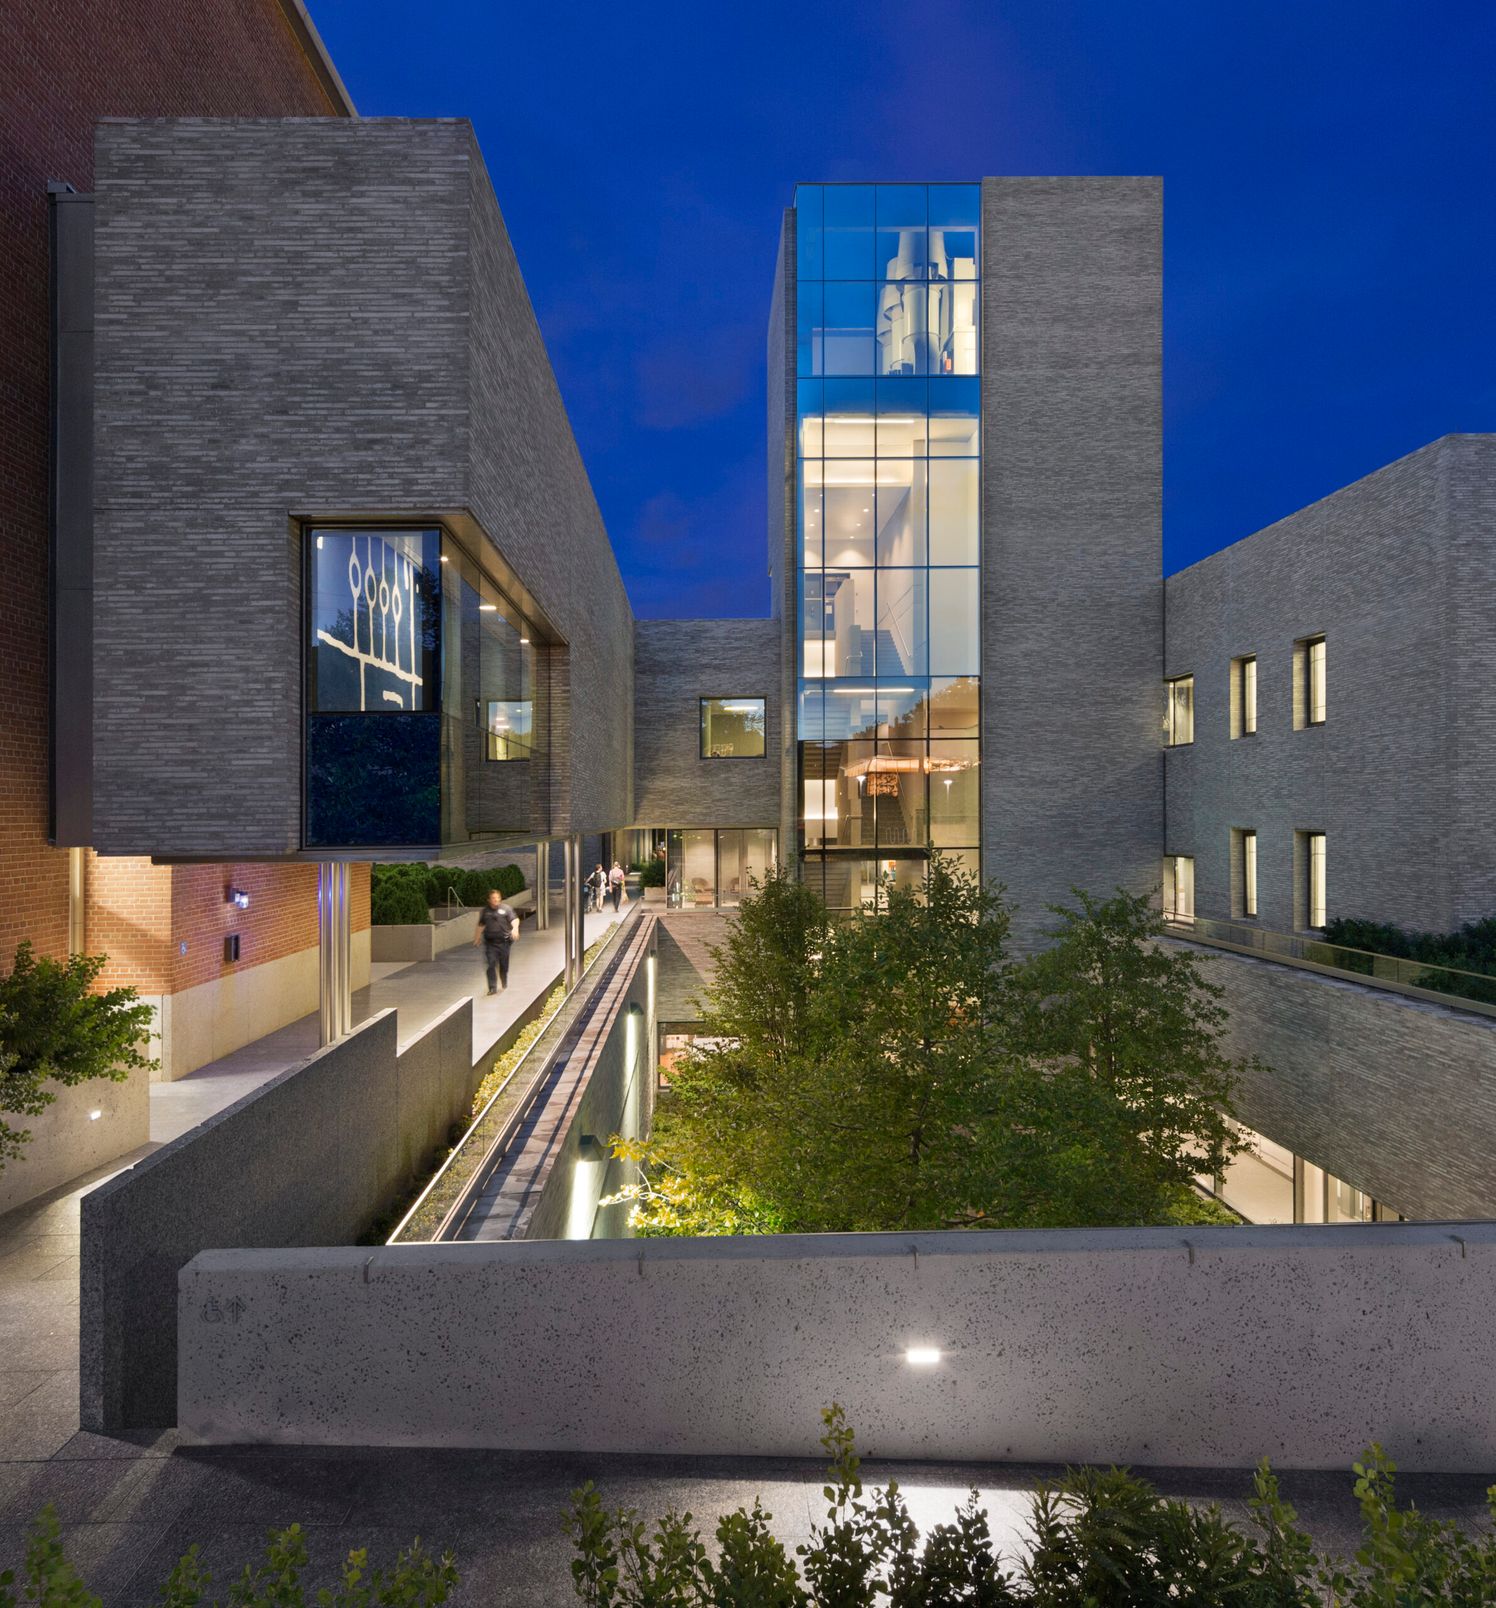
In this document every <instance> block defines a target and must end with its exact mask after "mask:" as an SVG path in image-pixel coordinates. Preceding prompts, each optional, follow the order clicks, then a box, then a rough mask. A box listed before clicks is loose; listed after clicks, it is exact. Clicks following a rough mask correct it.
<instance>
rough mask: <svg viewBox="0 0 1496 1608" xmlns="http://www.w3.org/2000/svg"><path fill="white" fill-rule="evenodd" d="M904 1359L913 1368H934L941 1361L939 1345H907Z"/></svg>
mask: <svg viewBox="0 0 1496 1608" xmlns="http://www.w3.org/2000/svg"><path fill="white" fill-rule="evenodd" d="M904 1361H905V1362H907V1363H908V1364H909V1366H910V1367H911V1368H933V1367H934V1366H935V1364H936V1363H937V1362H939V1361H940V1349H939V1347H938V1346H907V1347H906V1348H905V1350H904Z"/></svg>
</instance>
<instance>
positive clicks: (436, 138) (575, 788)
mask: <svg viewBox="0 0 1496 1608" xmlns="http://www.w3.org/2000/svg"><path fill="white" fill-rule="evenodd" d="M96 210H97V222H98V234H97V258H96V263H97V286H98V324H97V337H96V339H97V354H98V355H97V363H98V367H97V391H96V403H97V412H96V420H95V451H96V457H97V475H96V507H95V523H96V572H95V581H96V603H95V629H96V643H97V649H96V653H97V657H96V664H97V675H96V683H95V687H96V691H95V716H96V723H95V771H96V783H97V788H98V794H97V810H96V832H95V836H96V843H97V846H98V847H99V848H100V849H103V850H105V851H109V852H117V853H127V852H133V853H145V852H153V851H154V852H172V853H179V854H183V853H192V854H206V855H225V856H227V855H233V854H246V853H253V854H282V853H288V852H293V851H294V850H295V849H296V848H297V847H298V845H299V840H300V768H301V767H300V708H301V689H300V676H301V642H300V633H301V617H300V615H301V600H300V588H299V565H298V560H297V553H296V544H295V542H294V540H293V539H292V535H291V530H290V522H291V520H292V519H293V518H294V517H296V516H298V515H309V516H322V517H326V516H329V515H335V514H357V515H360V516H366V515H378V514H389V515H398V516H401V517H404V516H406V515H418V514H422V513H424V514H426V515H428V516H429V515H432V514H447V513H450V514H452V515H454V516H456V517H459V518H467V517H471V518H472V519H475V520H476V521H477V522H478V525H479V526H480V527H481V530H482V533H486V539H487V540H488V541H489V542H491V543H492V544H494V546H495V547H496V549H497V554H498V556H499V557H501V559H502V560H503V561H504V562H507V564H508V565H509V566H510V567H511V568H512V569H513V570H514V571H515V572H516V573H517V574H518V576H519V577H520V579H521V580H522V581H523V583H524V585H525V586H526V587H527V588H528V589H529V591H530V592H531V594H532V595H533V598H534V600H535V601H536V603H537V604H538V605H539V607H540V609H541V610H543V611H544V613H545V614H546V615H547V616H548V617H549V618H550V620H551V622H552V623H553V625H554V626H555V627H556V629H557V630H558V631H559V633H560V635H561V636H562V637H563V638H564V639H565V641H566V643H567V644H568V646H565V647H563V648H560V649H558V650H554V652H553V656H554V657H556V658H557V659H560V660H562V661H563V662H562V663H560V664H557V665H555V666H553V667H552V668H553V671H554V675H553V685H554V688H555V692H554V698H553V714H554V716H555V719H556V725H557V729H558V730H559V732H560V734H561V738H560V741H559V742H558V743H556V745H555V750H556V771H557V774H556V776H555V777H553V778H552V785H551V786H550V788H549V789H548V791H549V794H550V800H551V805H552V808H553V810H554V812H555V814H554V817H553V821H552V830H554V831H555V832H561V831H565V830H567V829H572V830H579V829H582V828H586V827H592V828H605V827H611V826H615V825H619V824H622V823H623V822H625V821H627V820H628V819H629V817H630V814H631V810H630V801H629V788H630V780H631V764H630V754H629V741H630V724H631V720H632V696H631V686H630V665H629V656H630V643H631V634H632V633H631V626H632V619H631V615H630V612H629V608H628V602H627V599H626V597H625V595H624V591H623V586H622V582H621V580H620V578H619V575H618V570H617V566H616V564H615V563H614V560H613V557H612V553H611V550H610V549H609V547H608V543H607V538H606V533H605V532H604V530H603V526H602V522H601V518H600V516H599V514H598V511H597V508H596V504H595V502H594V500H593V498H592V493H591V489H590V486H589V484H588V481H587V477H586V473H585V470H584V469H583V468H582V465H581V462H580V458H579V456H578V454H577V449H576V445H575V442H574V440H573V438H572V435H571V431H570V427H569V425H568V423H567V420H566V414H565V409H564V407H563V405H562V403H561V399H560V397H559V394H558V392H557V389H556V384H555V380H554V377H553V375H552V373H551V370H550V366H549V363H548V361H547V359H546V355H545V348H544V344H543V342H542V340H541V337H540V332H539V330H538V328H537V327H536V324H535V320H534V315H533V313H532V311H531V308H530V304H529V300H528V298H527V296H526V294H525V290H524V285H523V282H522V280H521V278H520V275H519V270H518V267H517V265H516V264H515V262H514V258H513V254H512V252H511V250H510V248H509V244H508V240H507V237H506V236H505V233H504V227H503V222H502V219H501V218H500V216H499V212H498V207H497V204H496V203H495V202H494V199H493V196H492V192H491V191H490V189H489V187H488V183H487V179H486V176H485V175H484V172H483V167H482V161H481V158H480V156H479V154H478V151H477V146H476V142H475V141H474V138H473V134H472V130H471V128H470V127H469V125H468V124H467V123H465V122H454V121H430V122H426V121H384V120H378V119H374V120H369V119H364V120H359V121H356V122H342V121H337V122H334V121H332V120H327V119H305V120H298V119H284V120H266V121H256V120H247V121H232V120H228V121H223V120H215V121H206V120H191V119H188V120H165V121H118V122H106V123H104V124H102V125H101V127H100V129H99V133H98V140H97V202H96ZM480 539H482V536H481V535H480ZM568 738H569V743H570V745H574V747H575V749H576V751H577V752H578V753H579V754H586V755H587V756H588V758H587V763H586V765H585V767H584V768H582V769H581V770H580V772H579V773H578V774H575V775H573V773H572V767H571V765H570V762H569V760H570V751H571V749H570V747H569V746H568ZM539 791H540V793H541V797H542V798H543V797H544V792H545V791H546V790H539Z"/></svg>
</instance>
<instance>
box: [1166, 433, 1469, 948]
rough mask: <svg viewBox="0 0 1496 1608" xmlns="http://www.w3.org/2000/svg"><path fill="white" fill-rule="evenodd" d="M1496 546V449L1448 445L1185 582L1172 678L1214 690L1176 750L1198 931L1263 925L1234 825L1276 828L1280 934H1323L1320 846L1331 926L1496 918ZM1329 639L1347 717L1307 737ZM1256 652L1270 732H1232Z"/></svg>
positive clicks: (1215, 559) (1266, 844)
mask: <svg viewBox="0 0 1496 1608" xmlns="http://www.w3.org/2000/svg"><path fill="white" fill-rule="evenodd" d="M1493 529H1496V437H1491V436H1447V437H1445V438H1444V439H1443V440H1440V441H1436V442H1434V443H1433V444H1432V445H1430V446H1427V447H1425V448H1423V449H1422V450H1421V451H1419V452H1415V453H1412V454H1411V455H1410V456H1408V457H1406V458H1402V459H1399V460H1398V461H1397V462H1396V463H1393V464H1389V465H1388V466H1387V467H1386V468H1385V469H1381V470H1378V471H1377V472H1376V473H1375V474H1373V475H1368V476H1367V477H1366V478H1365V479H1364V480H1360V481H1357V482H1356V484H1354V485H1352V486H1349V487H1347V488H1346V489H1345V490H1343V491H1339V492H1336V493H1335V494H1334V495H1333V496H1331V497H1326V498H1325V499H1324V500H1323V501H1321V502H1317V503H1314V504H1312V505H1311V506H1310V507H1308V508H1304V509H1301V510H1300V511H1299V512H1297V513H1295V514H1291V515H1289V517H1288V518H1286V519H1283V520H1280V521H1279V522H1278V523H1277V524H1275V525H1271V526H1269V527H1268V528H1267V529H1266V530H1262V531H1259V532H1258V533H1257V534H1256V535H1254V536H1250V537H1248V538H1247V539H1246V540H1245V541H1241V542H1238V543H1237V544H1236V545H1235V546H1234V547H1228V548H1226V549H1225V550H1224V551H1223V552H1219V553H1216V554H1214V555H1213V556H1211V557H1210V558H1206V559H1203V560H1201V562H1200V563H1198V564H1195V565H1192V566H1191V567H1190V568H1189V569H1186V570H1183V571H1181V572H1180V573H1179V574H1177V575H1173V576H1171V577H1170V578H1169V580H1168V582H1167V586H1166V600H1167V610H1166V612H1167V647H1166V659H1165V674H1166V675H1168V676H1180V675H1193V677H1194V741H1193V743H1191V744H1189V745H1187V746H1183V747H1176V748H1171V749H1167V750H1166V751H1165V766H1166V779H1167V798H1168V807H1167V830H1166V842H1165V850H1166V852H1168V853H1170V854H1185V855H1192V856H1193V857H1194V860H1195V910H1196V913H1197V914H1198V915H1202V916H1214V917H1222V918H1230V917H1233V916H1238V917H1239V916H1240V915H1241V914H1242V909H1241V897H1240V891H1239V889H1238V890H1237V891H1236V893H1235V895H1234V896H1233V885H1232V879H1233V867H1232V847H1231V845H1232V829H1233V828H1235V829H1237V830H1238V831H1240V830H1243V829H1245V830H1254V831H1255V832H1256V833H1257V860H1258V867H1257V882H1258V916H1257V919H1258V921H1259V922H1260V924H1261V925H1262V926H1263V927H1264V928H1267V929H1269V930H1276V931H1290V930H1293V929H1294V928H1296V927H1301V926H1303V925H1304V924H1305V922H1306V919H1307V916H1306V912H1305V910H1304V897H1303V889H1302V887H1301V886H1300V883H1301V882H1302V881H1303V879H1304V877H1305V875H1306V873H1305V871H1304V867H1303V865H1302V863H1299V864H1296V856H1295V834H1296V833H1304V832H1309V831H1317V832H1324V834H1325V837H1326V882H1327V913H1328V914H1329V915H1330V916H1331V917H1332V918H1333V917H1335V916H1359V917H1365V918H1368V919H1371V920H1377V921H1388V922H1394V923H1397V924H1400V925H1403V926H1408V927H1417V928H1425V929H1431V930H1435V931H1448V930H1450V929H1452V928H1454V927H1456V926H1458V925H1459V924H1460V923H1461V922H1463V921H1469V920H1473V919H1476V918H1479V917H1481V916H1486V915H1490V914H1493V913H1496V544H1493V541H1492V531H1493ZM1319 634H1322V635H1323V636H1324V638H1325V664H1326V718H1325V721H1324V723H1323V725H1313V726H1306V725H1304V724H1303V723H1302V719H1301V718H1299V717H1296V714H1295V701H1296V691H1295V673H1294V663H1295V644H1296V643H1298V642H1300V641H1302V640H1303V639H1305V638H1307V637H1310V636H1313V635H1319ZM1248 654H1255V655H1256V657H1257V704H1258V710H1257V731H1256V733H1255V735H1250V736H1238V737H1233V736H1232V735H1231V730H1232V726H1231V708H1230V696H1231V684H1232V672H1231V666H1232V661H1233V660H1236V659H1240V658H1241V657H1242V656H1244V655H1248ZM1297 697H1299V698H1300V699H1301V698H1302V688H1300V689H1299V692H1298V694H1297ZM1298 860H1299V861H1300V862H1301V861H1302V851H1301V852H1300V854H1299V856H1298ZM1238 881H1239V878H1238Z"/></svg>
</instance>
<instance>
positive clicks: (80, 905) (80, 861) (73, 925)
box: [68, 848, 88, 955]
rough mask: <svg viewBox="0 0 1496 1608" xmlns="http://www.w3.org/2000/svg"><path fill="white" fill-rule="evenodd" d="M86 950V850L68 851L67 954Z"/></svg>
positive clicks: (79, 953) (80, 953)
mask: <svg viewBox="0 0 1496 1608" xmlns="http://www.w3.org/2000/svg"><path fill="white" fill-rule="evenodd" d="M87 950H88V850H87V849H77V848H75V849H69V850H68V953H69V954H70V955H82V954H85V953H87Z"/></svg>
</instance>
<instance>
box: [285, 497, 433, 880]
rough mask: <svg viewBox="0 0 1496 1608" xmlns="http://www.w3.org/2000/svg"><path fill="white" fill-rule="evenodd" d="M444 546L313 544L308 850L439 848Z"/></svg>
mask: <svg viewBox="0 0 1496 1608" xmlns="http://www.w3.org/2000/svg"><path fill="white" fill-rule="evenodd" d="M440 547H441V535H440V532H439V531H436V530H334V529H325V530H310V531H308V532H307V533H306V555H307V569H306V574H307V645H306V652H307V717H306V817H305V838H306V843H307V846H308V847H310V848H323V847H357V846H364V845H372V846H384V845H407V844H434V843H436V842H437V841H438V839H439V836H440V820H441V730H440V722H441V716H440V709H441V688H440V684H439V666H440V652H441V583H440V572H439V563H440Z"/></svg>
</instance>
